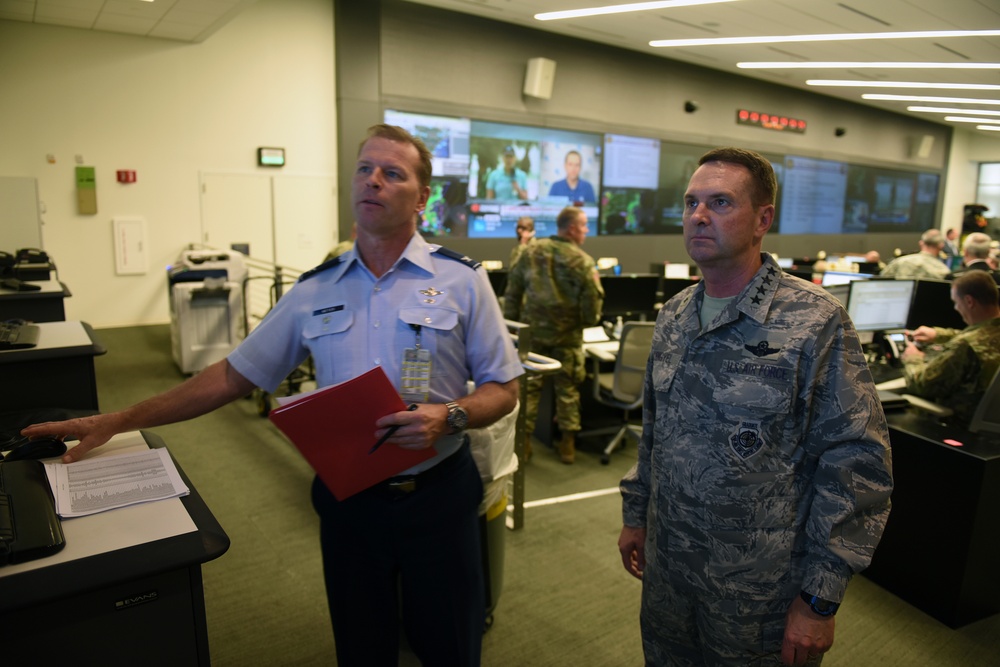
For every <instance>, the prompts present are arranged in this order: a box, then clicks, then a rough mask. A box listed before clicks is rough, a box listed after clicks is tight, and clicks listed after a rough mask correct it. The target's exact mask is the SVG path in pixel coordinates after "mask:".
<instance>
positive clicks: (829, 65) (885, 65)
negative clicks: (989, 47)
mask: <svg viewBox="0 0 1000 667" xmlns="http://www.w3.org/2000/svg"><path fill="white" fill-rule="evenodd" d="M736 66H737V67H739V68H741V69H810V68H813V69H864V68H873V67H877V68H879V69H1000V63H904V62H849V61H839V62H838V61H828V62H820V61H815V62H814V61H810V60H804V61H776V62H745V63H736Z"/></svg>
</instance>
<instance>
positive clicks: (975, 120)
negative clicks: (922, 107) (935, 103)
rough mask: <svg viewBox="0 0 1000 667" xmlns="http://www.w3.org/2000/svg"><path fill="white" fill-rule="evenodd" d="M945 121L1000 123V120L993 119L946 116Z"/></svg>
mask: <svg viewBox="0 0 1000 667" xmlns="http://www.w3.org/2000/svg"><path fill="white" fill-rule="evenodd" d="M944 119H945V120H950V121H952V122H954V123H1000V120H993V119H992V118H969V117H968V116H945V117H944Z"/></svg>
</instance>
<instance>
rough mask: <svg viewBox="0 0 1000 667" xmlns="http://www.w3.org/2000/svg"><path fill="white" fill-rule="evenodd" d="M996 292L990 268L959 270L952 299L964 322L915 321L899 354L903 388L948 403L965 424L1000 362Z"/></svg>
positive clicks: (999, 313) (947, 405)
mask: <svg viewBox="0 0 1000 667" xmlns="http://www.w3.org/2000/svg"><path fill="white" fill-rule="evenodd" d="M998 296H1000V293H998V289H997V286H996V283H995V282H994V281H993V276H992V275H991V274H990V273H987V272H986V271H976V270H972V271H967V272H965V273H963V274H961V275H960V276H959V277H958V278H956V279H955V281H954V282H953V283H952V284H951V300H952V303H954V304H955V310H956V311H958V313H959V315H961V316H962V320H963V321H964V322H965V323H966V324H967V325H969V326H968V327H967V328H965V329H945V328H942V327H927V326H922V327H918V328H917V329H915V330H914V331H913V332H912V334H911V337H912V340H913V342H911V343H910V344H909V345H907V346H906V349H905V350H903V354H902V360H903V372H904V375H905V377H906V391H907V392H909V393H911V394H914V395H916V396H922V397H924V398H928V399H930V400H933V401H935V402H937V403H940V404H941V405H944V406H946V407H949V408H951V409H952V410H954V412H955V417H956V419H957V420H958V421H959V422H961V424H962V425H963V426H966V427H967V426H968V425H969V421H970V420H971V419H972V415H973V414H974V413H975V411H976V407H977V406H978V405H979V401H980V399H982V397H983V393H984V392H985V391H986V388H987V387H988V386H989V384H990V381H991V380H992V379H993V376H994V375H995V374H996V372H997V368H1000V305H998V302H997V300H998ZM914 343H917V344H919V345H920V346H921V347H920V348H918V347H917V346H916V345H914Z"/></svg>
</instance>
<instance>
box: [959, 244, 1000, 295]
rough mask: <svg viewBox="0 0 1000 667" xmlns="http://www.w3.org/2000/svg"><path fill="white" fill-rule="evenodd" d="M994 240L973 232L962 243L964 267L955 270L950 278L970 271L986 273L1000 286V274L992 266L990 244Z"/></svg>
mask: <svg viewBox="0 0 1000 667" xmlns="http://www.w3.org/2000/svg"><path fill="white" fill-rule="evenodd" d="M991 243H992V240H991V239H990V237H989V236H987V235H986V234H983V233H982V232H973V233H972V234H969V235H968V236H966V237H965V240H964V241H963V242H962V266H961V267H960V268H957V269H955V271H954V272H953V273H952V274H950V275H949V276H948V277H949V278H957V277H958V276H960V275H962V274H964V273H968V272H969V271H986V272H987V273H989V274H990V275H991V276H993V281H994V282H995V283H997V284H998V285H1000V272H998V271H996V270H994V268H993V267H992V266H990V263H989V258H990V244H991Z"/></svg>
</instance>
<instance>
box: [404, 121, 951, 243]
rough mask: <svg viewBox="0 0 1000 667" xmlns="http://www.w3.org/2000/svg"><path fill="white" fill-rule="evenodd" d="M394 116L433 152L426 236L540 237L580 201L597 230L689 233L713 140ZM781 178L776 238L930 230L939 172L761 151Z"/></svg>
mask: <svg viewBox="0 0 1000 667" xmlns="http://www.w3.org/2000/svg"><path fill="white" fill-rule="evenodd" d="M385 122H387V123H390V124H393V125H399V126H400V127H403V128H405V129H406V130H408V131H409V132H411V133H412V134H414V135H415V136H418V137H420V138H421V139H422V140H423V141H424V143H426V144H427V147H428V148H429V149H430V151H431V153H432V156H433V160H432V161H433V172H432V178H431V194H430V198H429V199H428V203H427V207H426V210H425V213H424V216H423V219H422V220H421V223H420V227H419V231H420V233H421V234H423V235H424V236H428V237H435V236H443V237H449V236H450V237H468V238H515V236H516V234H515V231H514V230H515V227H516V225H517V220H518V219H519V218H521V217H530V218H532V219H534V221H535V230H536V234H537V235H538V236H539V237H544V236H549V235H551V234H554V233H555V231H556V224H555V221H556V217H557V216H558V214H559V211H561V210H562V209H563V208H564V207H566V206H570V205H573V206H578V207H580V208H582V209H583V211H584V212H585V213H586V215H587V218H588V220H589V221H590V235H597V234H601V235H618V234H626V235H636V234H680V233H682V231H683V225H682V219H683V213H684V192H685V190H686V188H687V184H688V181H689V179H690V178H691V175H692V174H693V173H694V171H695V169H697V166H698V159H699V158H700V157H701V156H702V155H703V154H704V153H706V152H707V151H709V150H711V149H712V148H713V147H712V146H703V145H695V144H682V143H675V142H667V141H662V140H659V139H655V138H652V137H640V136H629V135H621V134H597V133H589V132H575V131H571V130H561V129H554V128H543V127H534V126H528V125H514V124H509V123H494V122H487V121H480V120H476V119H470V118H460V117H450V116H438V115H432V114H419V113H410V112H406V111H397V110H387V111H386V112H385ZM762 154H763V155H764V157H766V158H767V159H768V160H769V161H770V162H771V165H772V166H773V167H774V171H775V175H776V176H777V180H778V194H777V206H776V209H777V210H776V215H775V221H774V224H773V226H772V230H771V233H772V234H775V233H776V234H863V233H872V232H875V233H877V232H911V231H912V232H920V231H923V230H926V229H929V228H931V227H933V225H934V216H935V214H936V212H937V209H938V199H939V196H940V185H941V176H940V174H938V173H933V172H916V171H906V170H902V169H889V168H883V167H873V166H870V165H858V164H851V163H847V162H839V161H834V160H821V159H816V158H810V157H805V156H797V155H778V154H769V153H762Z"/></svg>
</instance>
